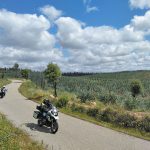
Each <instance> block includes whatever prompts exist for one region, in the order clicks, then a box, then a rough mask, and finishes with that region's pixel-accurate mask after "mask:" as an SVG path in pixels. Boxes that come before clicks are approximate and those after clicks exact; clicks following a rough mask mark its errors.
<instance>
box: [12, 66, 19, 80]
mask: <svg viewBox="0 0 150 150" xmlns="http://www.w3.org/2000/svg"><path fill="white" fill-rule="evenodd" d="M13 70H14V71H15V74H16V75H15V77H16V78H18V70H19V64H18V63H15V64H14V66H13Z"/></svg>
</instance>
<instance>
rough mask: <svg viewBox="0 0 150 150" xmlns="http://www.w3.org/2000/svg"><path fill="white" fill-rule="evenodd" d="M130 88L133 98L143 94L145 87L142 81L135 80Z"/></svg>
mask: <svg viewBox="0 0 150 150" xmlns="http://www.w3.org/2000/svg"><path fill="white" fill-rule="evenodd" d="M130 88H131V93H132V96H133V97H136V96H137V95H139V94H141V93H142V92H143V85H142V83H141V81H140V80H133V81H132V82H131V84H130Z"/></svg>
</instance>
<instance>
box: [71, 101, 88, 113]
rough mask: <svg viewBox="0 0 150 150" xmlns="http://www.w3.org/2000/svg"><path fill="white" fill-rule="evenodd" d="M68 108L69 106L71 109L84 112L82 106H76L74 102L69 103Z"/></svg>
mask: <svg viewBox="0 0 150 150" xmlns="http://www.w3.org/2000/svg"><path fill="white" fill-rule="evenodd" d="M70 108H71V110H72V111H76V112H80V113H85V112H86V110H85V108H84V107H83V106H77V105H75V104H74V103H73V104H72V105H71V107H70Z"/></svg>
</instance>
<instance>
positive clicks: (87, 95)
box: [78, 92, 94, 103]
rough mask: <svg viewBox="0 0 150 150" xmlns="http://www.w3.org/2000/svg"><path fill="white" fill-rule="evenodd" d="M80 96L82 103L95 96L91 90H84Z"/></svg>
mask: <svg viewBox="0 0 150 150" xmlns="http://www.w3.org/2000/svg"><path fill="white" fill-rule="evenodd" d="M78 98H79V99H80V101H81V103H85V102H86V101H91V100H93V99H94V96H93V94H91V93H89V92H83V93H80V94H79V95H78Z"/></svg>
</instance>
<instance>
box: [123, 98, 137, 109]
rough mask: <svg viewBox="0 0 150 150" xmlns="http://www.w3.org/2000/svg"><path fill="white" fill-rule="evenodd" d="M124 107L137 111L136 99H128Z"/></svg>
mask: <svg viewBox="0 0 150 150" xmlns="http://www.w3.org/2000/svg"><path fill="white" fill-rule="evenodd" d="M124 107H125V109H127V110H133V109H135V108H136V101H135V99H127V100H126V101H125V102H124Z"/></svg>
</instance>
